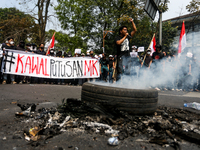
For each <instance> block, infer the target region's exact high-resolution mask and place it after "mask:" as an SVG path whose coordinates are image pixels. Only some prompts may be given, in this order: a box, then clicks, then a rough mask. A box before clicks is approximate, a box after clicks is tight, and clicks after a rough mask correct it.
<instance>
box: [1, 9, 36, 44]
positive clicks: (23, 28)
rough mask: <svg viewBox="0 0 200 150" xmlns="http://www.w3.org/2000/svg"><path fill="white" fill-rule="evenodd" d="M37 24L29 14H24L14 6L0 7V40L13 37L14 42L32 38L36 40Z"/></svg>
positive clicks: (3, 40)
mask: <svg viewBox="0 0 200 150" xmlns="http://www.w3.org/2000/svg"><path fill="white" fill-rule="evenodd" d="M37 30H38V25H37V24H36V23H35V21H34V19H33V18H32V16H31V15H29V14H25V13H24V12H21V11H19V10H18V9H16V8H0V42H1V43H2V42H5V40H6V39H7V38H8V37H13V38H14V39H15V42H16V43H18V42H19V41H20V40H24V41H25V40H26V39H27V38H29V39H32V42H37V40H38V36H37V34H36V33H37Z"/></svg>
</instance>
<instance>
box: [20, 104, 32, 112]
mask: <svg viewBox="0 0 200 150" xmlns="http://www.w3.org/2000/svg"><path fill="white" fill-rule="evenodd" d="M17 106H18V107H20V108H21V110H22V111H25V110H27V109H29V108H30V107H31V110H30V111H35V109H36V105H35V104H34V103H32V104H29V103H28V104H26V105H22V104H17Z"/></svg>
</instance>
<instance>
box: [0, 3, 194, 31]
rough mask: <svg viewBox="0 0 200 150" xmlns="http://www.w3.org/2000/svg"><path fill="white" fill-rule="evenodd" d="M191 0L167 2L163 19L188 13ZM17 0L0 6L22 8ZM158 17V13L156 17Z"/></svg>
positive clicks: (55, 26)
mask: <svg viewBox="0 0 200 150" xmlns="http://www.w3.org/2000/svg"><path fill="white" fill-rule="evenodd" d="M190 1H192V0H170V3H169V10H168V11H167V12H165V13H163V20H167V19H170V18H174V17H178V16H180V15H185V14H188V13H189V12H187V10H186V5H188V4H189V3H190ZM18 3H19V0H18V1H16V0H1V3H0V7H3V8H5V7H16V8H18V9H20V8H22V7H21V6H20V5H19V4H18ZM157 19H158V15H157V16H156V19H155V20H157ZM52 26H53V27H54V29H55V30H60V26H59V25H58V24H54V25H49V24H48V26H47V30H48V29H50V28H52Z"/></svg>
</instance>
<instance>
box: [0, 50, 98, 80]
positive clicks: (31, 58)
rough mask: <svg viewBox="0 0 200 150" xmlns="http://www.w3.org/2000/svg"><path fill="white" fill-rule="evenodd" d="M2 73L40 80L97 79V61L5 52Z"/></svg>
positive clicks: (88, 58)
mask: <svg viewBox="0 0 200 150" xmlns="http://www.w3.org/2000/svg"><path fill="white" fill-rule="evenodd" d="M5 53H6V55H5V56H4V60H3V63H2V72H4V73H8V74H16V75H22V76H33V77H42V78H62V79H70V78H73V79H74V78H98V77H99V76H100V74H99V61H98V60H97V59H93V58H90V57H84V58H83V57H71V58H57V57H50V56H44V55H37V54H34V53H29V52H27V53H26V52H23V51H17V50H6V51H5Z"/></svg>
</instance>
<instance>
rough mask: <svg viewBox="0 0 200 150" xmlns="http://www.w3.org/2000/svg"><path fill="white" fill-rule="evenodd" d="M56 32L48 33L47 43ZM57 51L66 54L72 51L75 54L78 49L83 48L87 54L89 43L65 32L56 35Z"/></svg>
mask: <svg viewBox="0 0 200 150" xmlns="http://www.w3.org/2000/svg"><path fill="white" fill-rule="evenodd" d="M54 32H56V31H55V30H49V31H48V32H46V42H48V41H50V39H51V37H52V35H53V33H54ZM55 41H56V42H55V46H54V47H55V50H62V51H65V52H68V51H71V52H72V54H74V50H75V49H76V48H81V49H82V52H84V53H86V51H87V43H86V42H84V40H82V38H80V37H78V36H73V37H70V36H69V35H68V34H66V33H63V32H61V31H60V32H56V34H55Z"/></svg>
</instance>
